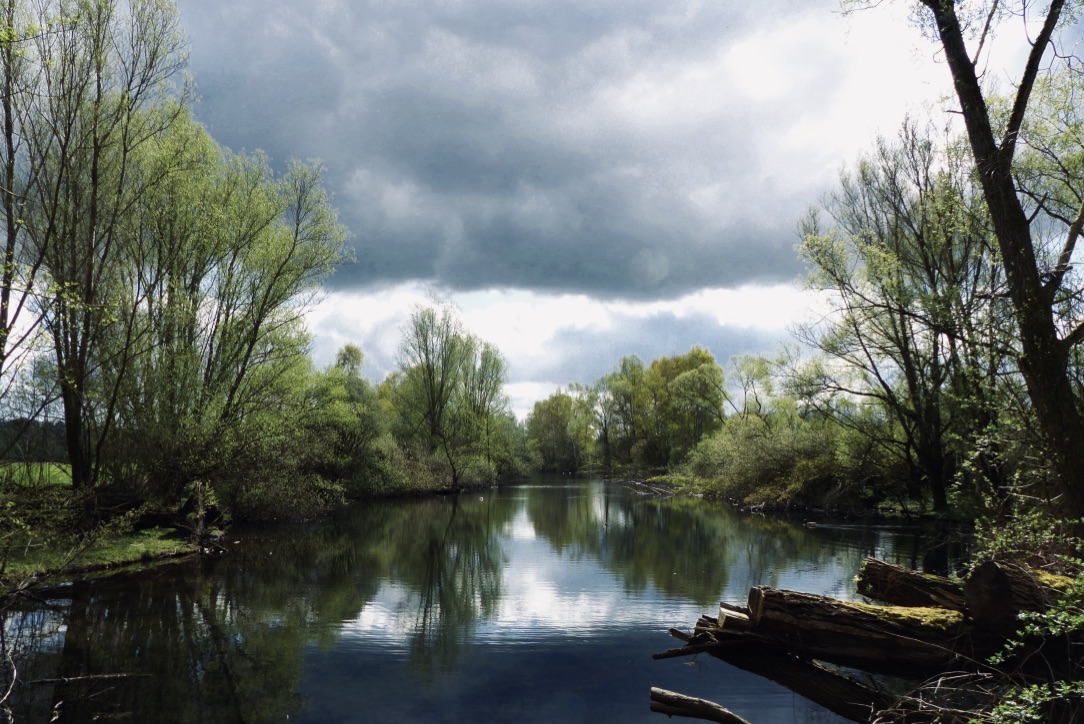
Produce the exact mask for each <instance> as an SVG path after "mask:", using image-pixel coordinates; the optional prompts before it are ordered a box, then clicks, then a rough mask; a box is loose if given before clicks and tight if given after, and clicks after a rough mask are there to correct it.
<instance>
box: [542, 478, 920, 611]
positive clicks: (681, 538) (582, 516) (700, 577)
mask: <svg viewBox="0 0 1084 724" xmlns="http://www.w3.org/2000/svg"><path fill="white" fill-rule="evenodd" d="M527 511H528V515H529V516H530V520H531V523H532V524H533V526H534V528H535V531H536V532H537V533H538V534H539V535H541V536H543V537H544V538H545V539H546V540H547V541H548V542H549V543H550V545H552V546H553V547H554V549H555V550H556V551H557V552H558V553H560V554H563V555H569V556H572V557H582V556H591V557H594V558H597V559H598V561H599V562H600V564H601V565H602V566H604V567H605V568H606V569H608V570H611V571H613V572H615V573H618V574H620V575H621V576H622V578H623V580H624V583H625V586H626V588H627V589H628V590H632V591H640V590H643V589H644V588H645V587H646V586H647V585H648V584H651V585H653V586H654V587H655V588H656V589H657V590H659V591H661V592H663V593H665V594H667V595H672V596H681V597H685V598H689V599H692V600H693V601H695V602H696V603H698V604H700V605H705V606H708V605H712V604H713V603H715V602H717V601H719V600H720V599H721V598H730V599H737V600H739V601H740V600H741V599H742V598H743V597H744V596H745V595H746V593H747V592H748V590H749V588H750V587H752V586H756V585H773V586H777V585H779V584H780V581H781V580H782V574H783V573H784V572H788V573H794V572H796V571H799V572H800V571H806V572H809V573H810V574H816V575H817V576H818V577H819V578H820V585H821V586H823V587H824V589H825V592H830V593H833V594H835V595H848V594H849V593H850V592H851V591H853V585H852V583H851V579H852V578H853V576H854V575H855V574H856V573H857V572H858V569H859V567H860V565H861V562H862V559H863V557H865V556H866V555H873V554H877V553H880V554H881V555H882V557H883V556H884V554H885V553H886V550H887V549H889V548H892V547H893V546H894V545H895V543H896V542H897V541H895V540H893V541H892V542H891V543H889V542H888V541H886V539H885V534H884V533H883V532H882V531H877V530H874V529H870V530H865V531H863V530H860V529H855V528H848V529H843V528H816V527H814V528H807V527H804V526H802V525H800V524H796V523H794V522H791V521H787V520H782V519H779V518H772V517H767V516H758V515H748V514H741V513H738V512H737V511H735V510H734V509H733V508H731V507H730V506H728V505H725V504H722V503H714V502H711V501H705V500H699V499H692V498H682V497H667V498H660V497H654V496H645V495H637V494H633V493H630V492H629V491H628V490H627V489H625V488H623V487H621V486H616V485H609V486H607V485H605V484H602V483H596V484H591V485H589V486H587V487H586V488H582V489H579V491H578V494H574V495H569V494H568V491H567V490H560V489H552V488H530V489H528V497H527ZM916 544H917V543H916ZM832 576H834V578H833V577H832Z"/></svg>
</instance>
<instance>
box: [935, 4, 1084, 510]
mask: <svg viewBox="0 0 1084 724" xmlns="http://www.w3.org/2000/svg"><path fill="white" fill-rule="evenodd" d="M1033 4H1034V3H1030V2H1027V1H1026V0H1021V2H1019V3H1013V4H1003V3H1001V2H998V0H989V2H984V3H976V4H975V5H972V4H960V3H956V2H946V1H945V0H921V2H920V5H921V6H922V8H924V10H923V13H924V17H925V18H926V19H928V20H929V21H930V22H931V24H932V31H933V34H934V35H935V37H936V38H937V40H938V42H939V44H940V46H941V49H942V50H943V52H944V55H945V60H946V63H947V65H948V68H949V71H950V73H951V75H952V80H953V85H954V87H955V91H956V96H957V99H958V100H959V103H960V111H961V114H962V117H963V120H964V126H965V128H966V131H967V137H968V141H969V144H970V147H971V153H972V156H973V157H974V160H975V166H976V169H977V171H978V178H979V182H980V184H981V186H982V191H983V196H984V198H985V200H986V205H987V208H988V210H989V214H990V220H991V225H992V226H993V230H994V235H995V237H996V239H997V243H998V249H999V252H1000V255H1001V260H1002V262H1003V264H1004V267H1005V278H1006V287H1007V290H1008V294H1009V298H1010V300H1011V302H1012V306H1013V312H1014V315H1015V318H1016V326H1017V330H1018V332H1019V335H1020V354H1019V358H1018V363H1019V368H1020V372H1021V374H1022V376H1023V378H1024V381H1025V383H1026V385H1027V390H1028V396H1029V398H1030V400H1031V404H1032V406H1033V408H1034V412H1035V416H1036V419H1037V421H1038V426H1039V429H1040V431H1041V433H1042V437H1043V442H1044V443H1045V445H1046V448H1047V450H1048V453H1049V457H1050V464H1051V468H1052V470H1053V472H1054V473H1055V475H1056V477H1057V479H1058V481H1059V483H1060V489H1061V493H1062V496H1063V498H1064V501H1063V502H1064V506H1065V510H1066V511H1067V512H1068V514H1069V515H1070V516H1081V515H1084V410H1082V409H1081V405H1080V399H1079V397H1078V396H1077V394H1076V391H1075V390H1074V389H1073V385H1072V375H1071V371H1070V358H1071V352H1072V350H1073V348H1074V347H1076V346H1077V345H1078V344H1079V343H1080V342H1081V341H1082V340H1084V320H1082V319H1081V318H1080V317H1079V316H1076V317H1073V318H1072V319H1063V318H1061V317H1060V316H1059V315H1058V313H1057V306H1058V299H1059V297H1064V296H1073V295H1076V294H1078V293H1079V292H1080V291H1081V289H1080V286H1079V280H1078V279H1074V277H1073V276H1072V275H1071V274H1070V273H1069V272H1070V270H1071V266H1072V260H1073V258H1074V255H1075V251H1076V245H1077V242H1078V240H1079V238H1080V235H1081V232H1082V230H1084V204H1078V205H1077V208H1076V209H1075V210H1074V212H1073V213H1072V214H1071V215H1069V216H1063V217H1062V223H1061V224H1060V228H1059V233H1058V235H1059V236H1060V239H1059V243H1058V245H1057V246H1056V247H1055V248H1054V249H1053V252H1054V253H1052V254H1050V255H1049V256H1048V255H1045V254H1044V253H1043V249H1042V248H1041V244H1040V243H1039V242H1040V240H1041V233H1042V232H1041V226H1042V224H1043V223H1046V222H1050V221H1053V220H1055V219H1057V216H1056V215H1048V216H1047V217H1046V218H1040V216H1039V215H1038V214H1036V213H1035V211H1036V206H1039V207H1040V208H1041V206H1042V202H1041V200H1038V201H1037V200H1031V201H1030V204H1031V208H1030V209H1029V202H1028V200H1027V196H1026V195H1025V194H1022V193H1021V192H1020V191H1021V190H1020V188H1019V187H1018V186H1017V183H1016V176H1015V172H1016V171H1017V169H1018V163H1017V161H1018V154H1017V150H1018V148H1019V144H1020V140H1021V137H1022V131H1023V130H1024V124H1025V120H1026V118H1027V114H1028V107H1029V103H1030V101H1031V100H1032V95H1033V91H1034V90H1035V88H1036V83H1037V80H1038V79H1039V77H1040V75H1041V74H1043V73H1044V70H1045V69H1046V68H1048V67H1051V66H1053V65H1056V64H1057V61H1059V60H1064V57H1063V56H1061V55H1060V54H1059V53H1058V51H1057V49H1056V48H1055V47H1054V39H1055V33H1056V31H1057V30H1058V29H1059V27H1063V26H1065V25H1066V24H1067V23H1069V22H1072V21H1073V19H1074V13H1073V12H1071V11H1070V8H1067V7H1066V3H1065V0H1051V2H1050V4H1049V6H1048V7H1047V8H1046V10H1045V13H1040V14H1041V16H1042V22H1041V25H1040V26H1039V29H1038V32H1036V33H1034V34H1033V35H1029V42H1030V52H1029V53H1028V56H1027V59H1026V62H1025V64H1024V67H1023V69H1022V70H1021V71H1020V74H1019V77H1018V78H1017V79H1016V82H1015V84H1014V88H1015V92H1014V93H1013V95H1012V97H1011V100H1010V102H1009V104H1008V106H1007V112H1006V113H1005V114H1004V115H1003V117H1001V118H998V117H996V116H995V115H994V114H993V113H992V112H991V110H992V109H991V105H990V104H989V103H988V99H987V97H986V95H985V94H984V91H983V87H982V82H981V81H982V79H981V77H980V68H982V67H983V64H982V63H981V62H980V61H981V54H982V51H983V50H984V48H986V47H988V46H987V45H986V43H987V41H989V40H990V37H991V34H992V33H993V32H994V29H995V26H996V25H997V21H998V20H1000V19H1004V18H1005V17H1009V16H1014V15H1015V16H1021V15H1026V14H1027V11H1028V10H1030V9H1032V8H1031V6H1032V5H1033ZM972 20H977V23H976V24H974V25H972V24H971V21H972ZM974 28H978V31H977V33H975V34H974V35H973V36H972V37H973V38H974V40H975V42H974V45H973V46H971V47H969V45H968V41H967V39H966V37H965V34H966V33H967V32H968V31H969V30H973V29H974ZM972 47H973V48H974V52H972ZM1045 59H1052V60H1051V63H1050V64H1049V65H1048V64H1046V63H1045V62H1044V60H1045ZM995 121H996V122H998V124H999V126H1000V130H999V131H995ZM1064 222H1068V223H1064Z"/></svg>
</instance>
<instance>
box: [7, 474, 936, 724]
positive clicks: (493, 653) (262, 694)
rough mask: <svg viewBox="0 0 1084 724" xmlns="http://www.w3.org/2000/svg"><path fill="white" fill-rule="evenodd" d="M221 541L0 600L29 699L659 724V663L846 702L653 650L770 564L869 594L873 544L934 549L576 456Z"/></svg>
mask: <svg viewBox="0 0 1084 724" xmlns="http://www.w3.org/2000/svg"><path fill="white" fill-rule="evenodd" d="M226 545H227V548H229V553H228V554H227V555H224V556H222V557H221V558H219V559H216V560H213V561H204V562H202V563H201V562H199V561H196V560H188V561H182V562H179V563H174V564H169V565H162V566H158V567H155V568H153V569H151V570H147V571H143V572H139V573H125V574H118V575H113V576H109V577H104V578H100V579H97V580H91V581H79V582H75V583H70V584H66V585H64V586H61V587H58V588H56V589H52V590H50V591H48V592H47V594H46V596H45V597H44V599H45V600H42V601H40V602H38V603H37V604H34V605H32V604H29V603H24V604H21V606H22V607H21V608H19V609H18V610H13V611H8V612H7V613H6V614H4V616H5V618H4V621H3V626H2V633H3V641H2V642H0V644H2V647H3V651H4V653H9V654H13V655H14V657H15V661H16V663H17V665H18V669H19V677H18V683H17V685H16V687H15V689H14V690H13V692H12V696H11V699H10V700H9V704H10V705H11V707H12V710H13V712H14V714H15V716H16V720H17V721H48V720H49V718H50V716H51V715H52V713H53V711H54V710H56V711H58V712H59V713H60V719H59V720H60V721H90V720H92V719H93V718H95V717H103V716H104V717H120V718H123V719H124V720H126V721H136V722H171V721H176V722H270V721H287V720H289V721H291V722H295V721H301V722H338V721H342V722H350V721H357V722H369V721H371V722H403V721H405V722H414V721H418V722H475V721H515V722H590V723H591V724H599V723H601V722H655V723H656V724H662V722H663V721H665V719H664V717H663V715H660V714H653V713H651V712H650V711H649V708H648V691H649V689H650V687H652V686H660V687H663V688H666V689H671V690H675V691H679V692H681V693H684V694H689V695H692V696H698V697H704V698H707V699H711V700H713V701H716V702H719V703H721V704H723V705H724V706H726V707H728V708H729V709H731V710H732V711H734V712H735V713H737V714H740V715H742V716H745V717H746V718H748V719H750V720H751V721H752V722H754V723H755V724H760V723H762V722H834V721H837V718H836V717H835V716H834V715H832V714H830V713H828V712H826V711H825V710H823V709H821V708H820V707H818V706H816V705H814V704H812V703H810V702H808V701H806V700H804V699H802V698H800V697H798V696H796V695H793V694H791V693H790V692H788V691H786V690H785V689H782V688H781V687H778V686H776V685H774V684H772V683H770V682H768V681H765V680H763V679H760V678H757V677H754V676H752V675H749V674H746V673H744V672H742V671H739V670H737V669H734V668H732V667H730V666H728V665H726V664H724V663H722V662H719V661H716V660H714V659H711V658H710V657H707V656H703V657H697V658H695V659H670V660H660V661H654V660H652V658H651V655H652V654H653V653H655V652H659V651H663V650H665V649H668V648H671V647H674V646H676V645H678V642H677V641H676V640H674V639H672V638H670V637H669V636H668V635H667V633H666V630H667V629H668V628H669V627H671V626H676V627H680V628H687V627H689V626H691V625H692V623H693V622H694V621H695V620H696V618H697V617H698V616H699V615H700V614H701V613H711V614H713V615H714V613H715V611H716V608H717V605H718V602H719V601H720V600H725V601H729V602H732V603H744V601H745V598H746V595H747V593H748V590H749V588H750V587H751V586H754V585H758V584H768V585H773V586H778V587H783V588H794V589H800V590H804V591H808V592H813V593H823V594H828V595H832V596H837V597H841V598H845V599H847V598H853V597H854V596H855V593H854V581H853V579H854V576H855V574H856V573H857V571H858V568H859V565H860V563H861V560H862V558H863V556H866V555H877V556H879V557H882V558H884V559H886V560H890V561H894V562H899V563H903V564H905V565H912V566H915V565H921V559H920V556H921V550H922V548H921V537H920V536H918V535H917V534H916V533H913V532H909V531H905V530H891V529H884V528H879V529H871V528H863V527H859V526H847V525H818V526H815V527H808V526H803V525H799V524H794V523H790V522H786V521H782V520H778V519H774V518H770V517H763V516H757V515H750V514H742V513H739V512H736V511H734V510H733V509H731V508H729V507H727V506H725V505H722V504H716V503H712V502H708V501H702V500H695V499H688V498H667V497H658V496H653V495H645V494H643V493H642V492H639V491H637V490H635V489H632V488H628V487H626V486H623V485H620V484H616V483H605V482H603V481H601V480H571V479H568V478H538V479H536V480H534V481H533V482H532V484H529V485H523V486H513V487H505V488H501V489H495V490H487V491H483V492H473V493H464V494H463V495H460V496H458V497H443V498H428V499H414V500H396V501H380V502H370V503H365V504H363V505H360V506H358V507H357V508H355V509H354V510H352V511H350V513H349V514H348V515H343V516H341V517H339V518H337V519H335V520H331V521H323V522H318V523H307V524H291V525H281V526H273V527H267V526H264V527H259V528H248V529H235V530H233V531H231V533H230V535H229V539H228V540H227V541H226ZM0 671H4V669H3V668H0ZM88 677H89V678H88ZM94 677H98V678H94ZM62 678H66V679H69V680H71V681H69V682H68V683H57V682H55V680H58V679H62ZM50 680H54V681H53V682H52V683H51V682H50ZM0 683H3V682H0ZM2 688H3V687H0V695H2V693H3V692H2Z"/></svg>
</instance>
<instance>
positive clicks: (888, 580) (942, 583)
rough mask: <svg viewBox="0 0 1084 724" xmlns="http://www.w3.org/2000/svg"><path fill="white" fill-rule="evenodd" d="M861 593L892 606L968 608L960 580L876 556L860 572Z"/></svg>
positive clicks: (867, 560)
mask: <svg viewBox="0 0 1084 724" xmlns="http://www.w3.org/2000/svg"><path fill="white" fill-rule="evenodd" d="M857 583H858V593H860V594H862V595H863V596H866V597H867V598H872V599H875V600H877V601H883V602H884V603H887V604H889V605H892V606H913V607H929V606H935V607H939V608H947V609H949V610H950V611H964V610H965V608H966V600H965V598H964V587H963V584H962V583H960V582H959V581H954V580H952V579H951V578H945V577H943V576H935V575H933V574H931V573H919V572H918V571H913V570H911V569H910V568H904V567H903V566H897V565H895V564H894V563H888V562H887V561H881V560H878V559H876V558H866V559H865V560H864V561H862V568H861V570H860V571H859V572H858V579H857Z"/></svg>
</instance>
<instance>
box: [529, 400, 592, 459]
mask: <svg viewBox="0 0 1084 724" xmlns="http://www.w3.org/2000/svg"><path fill="white" fill-rule="evenodd" d="M592 418H593V415H592V412H591V409H590V401H589V400H588V399H586V398H584V397H582V396H579V395H575V394H569V393H568V392H565V391H564V390H558V391H557V392H555V393H553V394H552V395H550V396H549V397H547V398H546V399H545V400H539V401H538V402H536V403H534V409H533V410H532V411H531V414H530V415H529V416H528V417H527V438H528V439H529V440H530V442H531V444H532V445H533V446H534V448H535V449H536V450H537V451H538V454H539V455H540V456H541V469H542V470H552V471H557V472H576V471H577V470H579V469H580V468H582V467H583V466H584V465H585V464H586V463H587V462H589V460H590V452H591V447H592V443H593V439H594V437H595V430H594V426H593V424H592V423H593V419H592Z"/></svg>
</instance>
